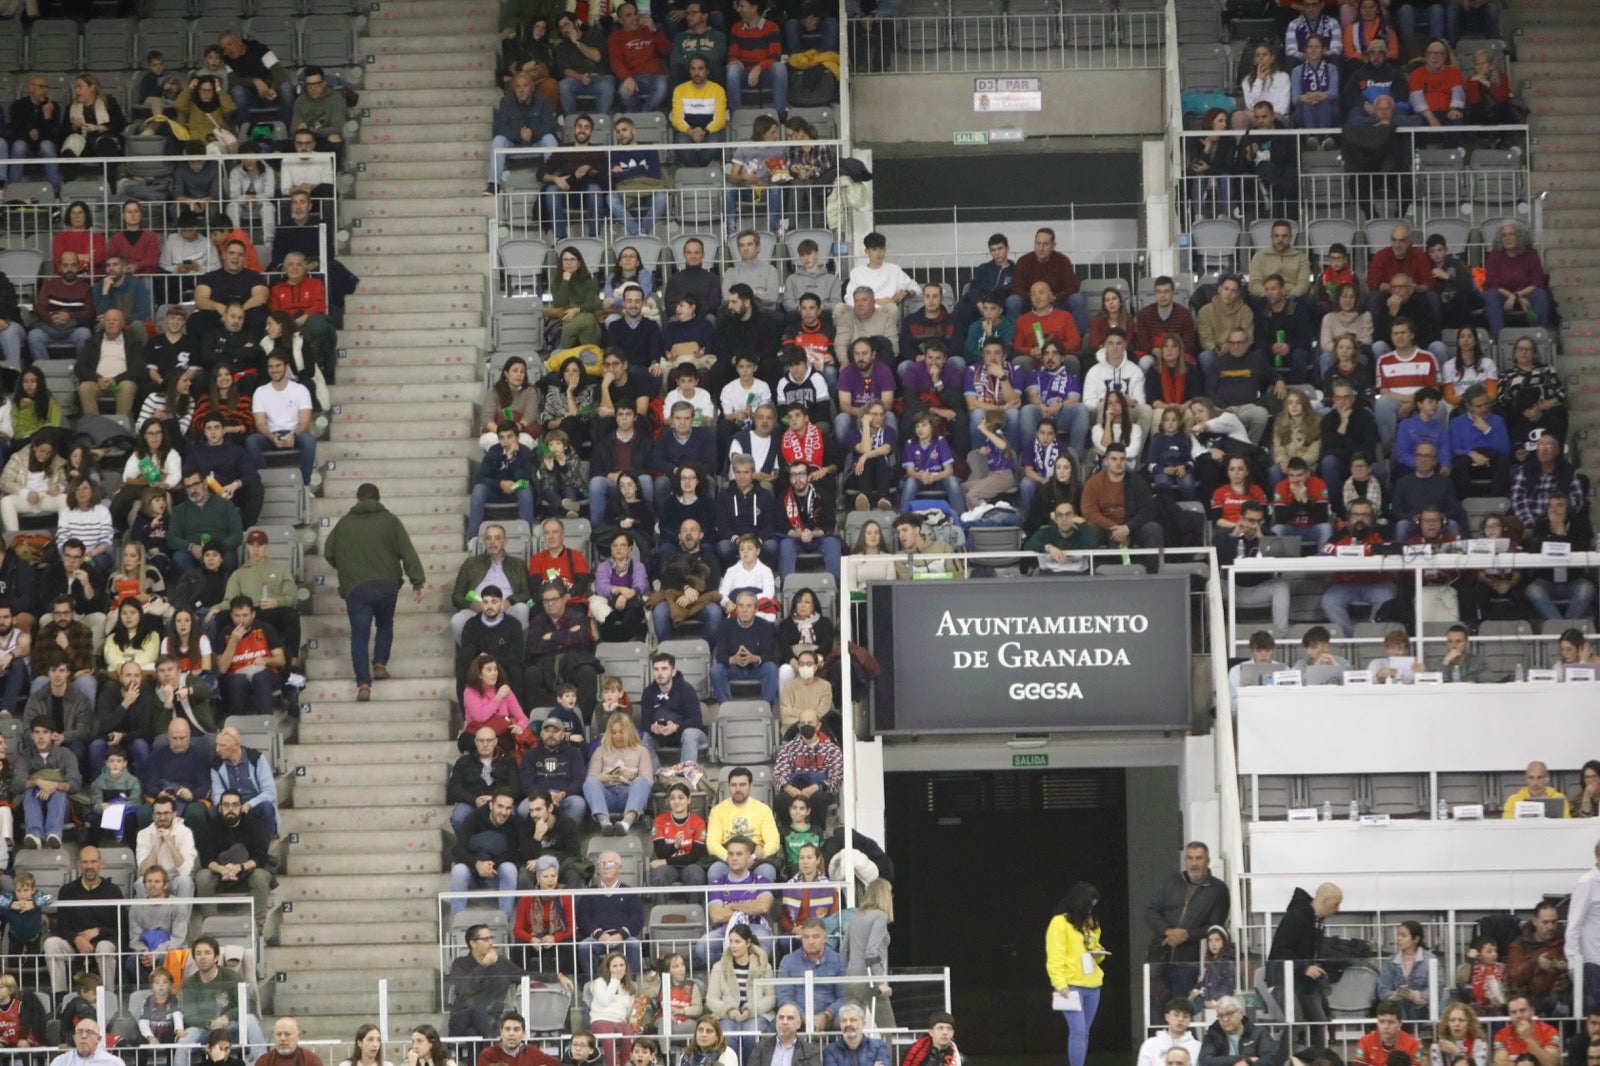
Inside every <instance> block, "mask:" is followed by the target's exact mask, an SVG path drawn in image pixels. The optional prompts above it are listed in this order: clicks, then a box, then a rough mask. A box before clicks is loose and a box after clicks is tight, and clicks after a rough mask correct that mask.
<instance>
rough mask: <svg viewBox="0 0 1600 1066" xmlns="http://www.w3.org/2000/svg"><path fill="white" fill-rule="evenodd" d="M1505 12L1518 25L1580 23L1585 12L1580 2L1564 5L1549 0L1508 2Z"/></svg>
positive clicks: (1584, 18)
mask: <svg viewBox="0 0 1600 1066" xmlns="http://www.w3.org/2000/svg"><path fill="white" fill-rule="evenodd" d="M1506 13H1507V14H1508V15H1510V16H1511V17H1512V18H1514V19H1515V20H1516V25H1518V26H1567V25H1582V24H1584V23H1585V20H1586V14H1587V13H1586V11H1585V9H1584V7H1583V5H1581V4H1574V5H1571V6H1564V5H1561V4H1556V3H1552V2H1551V0H1525V2H1521V3H1513V4H1508V5H1507V6H1506Z"/></svg>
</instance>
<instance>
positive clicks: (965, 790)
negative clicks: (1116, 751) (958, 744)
mask: <svg viewBox="0 0 1600 1066" xmlns="http://www.w3.org/2000/svg"><path fill="white" fill-rule="evenodd" d="M885 788H886V792H887V795H886V800H887V816H888V826H887V828H888V836H889V840H890V846H891V852H892V854H893V855H894V861H895V872H896V875H897V879H898V882H899V883H898V885H897V891H896V892H895V912H896V913H895V924H894V948H893V964H894V965H896V966H949V967H950V970H951V975H950V978H951V984H952V989H951V994H952V998H953V1001H954V1006H955V1013H956V1019H957V1022H958V1023H959V1032H958V1039H959V1040H960V1042H961V1043H962V1044H963V1045H964V1046H966V1047H972V1048H982V1049H983V1050H984V1054H985V1055H986V1056H991V1055H1005V1056H1023V1055H1027V1056H1035V1055H1049V1056H1051V1060H1052V1061H1064V1060H1065V1055H1066V1022H1065V1021H1064V1020H1063V1019H1062V1018H1061V1016H1060V1015H1059V1014H1055V1013H1053V1012H1052V1011H1051V1010H1050V987H1049V979H1048V978H1047V977H1046V976H1045V969H1044V933H1045V927H1046V925H1048V924H1049V921H1050V918H1051V916H1052V915H1053V913H1054V908H1055V905H1056V903H1057V901H1058V900H1059V899H1060V897H1061V895H1062V894H1063V892H1064V891H1065V890H1066V888H1067V886H1068V885H1069V884H1071V883H1072V882H1073V881H1078V880H1084V881H1089V882H1092V883H1093V884H1094V885H1095V886H1096V887H1097V888H1098V889H1099V890H1100V906H1099V910H1098V913H1099V916H1100V922H1101V925H1102V926H1103V927H1104V928H1105V931H1106V932H1105V945H1106V947H1107V948H1109V949H1110V950H1111V951H1112V952H1113V955H1112V957H1111V958H1110V959H1109V960H1108V961H1107V965H1106V969H1107V974H1106V982H1105V986H1104V991H1103V993H1102V997H1101V1000H1100V1010H1099V1014H1098V1016H1097V1017H1096V1019H1095V1024H1094V1031H1093V1033H1092V1038H1091V1043H1090V1050H1091V1051H1127V1050H1129V1049H1130V1048H1129V1039H1128V1034H1129V1033H1130V1032H1131V1031H1132V1027H1131V1022H1130V1016H1129V1010H1130V1004H1129V1002H1128V980H1127V974H1126V968H1127V966H1128V964H1129V961H1130V960H1129V959H1128V958H1127V952H1126V951H1125V950H1123V945H1124V944H1125V943H1126V942H1127V930H1128V885H1127V868H1128V861H1127V842H1126V831H1125V830H1126V823H1125V813H1124V812H1125V810H1126V807H1125V805H1124V792H1125V779H1124V774H1123V771H1122V770H1119V769H1114V770H1045V771H1026V770H1015V771H987V772H981V773H933V774H926V773H890V774H887V775H885ZM897 1020H898V1022H899V1024H901V1025H905V1026H910V1027H913V1028H920V1027H921V1026H922V1025H923V1024H924V1023H923V1021H922V1020H921V1019H916V1018H900V1019H897Z"/></svg>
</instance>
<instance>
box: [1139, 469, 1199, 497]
mask: <svg viewBox="0 0 1600 1066" xmlns="http://www.w3.org/2000/svg"><path fill="white" fill-rule="evenodd" d="M1150 483H1151V484H1152V485H1154V486H1156V487H1157V488H1164V489H1171V490H1172V491H1173V492H1174V493H1175V494H1176V495H1177V497H1178V498H1179V499H1180V500H1192V499H1194V495H1195V492H1196V491H1198V485H1197V483H1196V482H1195V479H1194V475H1193V474H1184V475H1182V476H1181V477H1173V476H1172V475H1171V474H1157V475H1156V476H1155V477H1153V478H1151V479H1150Z"/></svg>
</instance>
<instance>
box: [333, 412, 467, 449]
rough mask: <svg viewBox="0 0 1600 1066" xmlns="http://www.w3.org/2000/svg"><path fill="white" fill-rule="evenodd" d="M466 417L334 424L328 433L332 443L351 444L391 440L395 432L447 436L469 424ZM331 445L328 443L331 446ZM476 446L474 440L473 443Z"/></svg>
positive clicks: (419, 435) (458, 431)
mask: <svg viewBox="0 0 1600 1066" xmlns="http://www.w3.org/2000/svg"><path fill="white" fill-rule="evenodd" d="M470 424H471V423H470V420H469V419H466V418H432V419H427V418H418V419H416V420H415V421H413V422H409V423H408V422H403V421H400V420H396V421H394V422H360V423H357V424H355V425H351V426H336V427H334V429H333V430H332V431H331V432H330V433H329V439H330V440H331V441H332V442H333V444H340V445H342V444H353V443H356V442H359V441H385V440H393V439H394V435H395V434H396V433H414V434H416V435H417V436H418V437H419V438H420V437H422V436H424V435H429V434H438V435H440V436H447V435H449V434H453V433H460V432H461V431H462V428H463V427H465V426H468V425H470ZM331 446H332V445H330V447H331ZM473 446H474V447H476V442H474V443H473Z"/></svg>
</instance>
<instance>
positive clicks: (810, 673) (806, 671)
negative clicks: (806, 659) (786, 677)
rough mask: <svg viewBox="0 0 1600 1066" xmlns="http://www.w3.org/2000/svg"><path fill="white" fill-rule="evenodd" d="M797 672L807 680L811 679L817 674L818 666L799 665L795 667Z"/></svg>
mask: <svg viewBox="0 0 1600 1066" xmlns="http://www.w3.org/2000/svg"><path fill="white" fill-rule="evenodd" d="M795 672H796V673H798V674H799V675H800V676H801V677H802V678H803V679H805V680H806V681H810V680H811V679H812V678H813V677H816V676H817V668H816V667H815V666H805V665H802V666H798V667H796V668H795Z"/></svg>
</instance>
